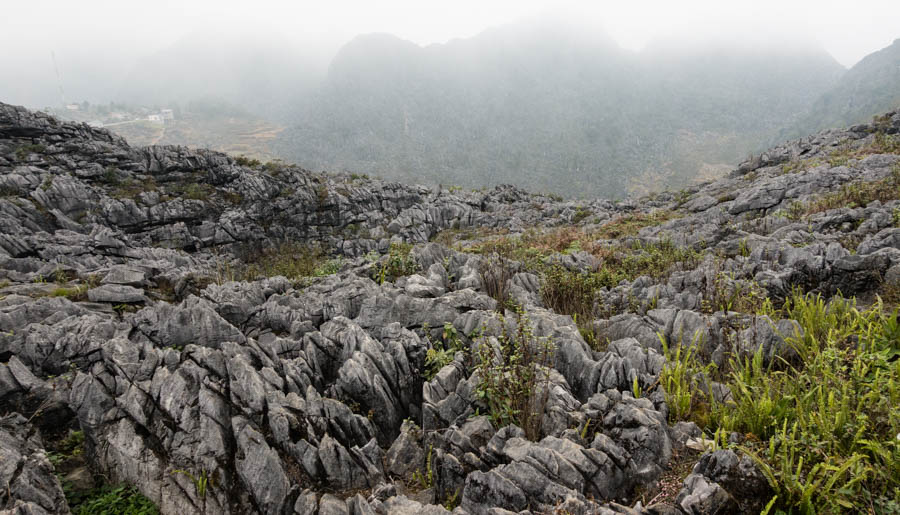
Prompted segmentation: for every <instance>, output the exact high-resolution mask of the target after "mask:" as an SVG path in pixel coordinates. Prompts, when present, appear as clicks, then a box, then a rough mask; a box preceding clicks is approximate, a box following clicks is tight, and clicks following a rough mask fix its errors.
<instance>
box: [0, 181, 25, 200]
mask: <svg viewBox="0 0 900 515" xmlns="http://www.w3.org/2000/svg"><path fill="white" fill-rule="evenodd" d="M20 196H22V191H21V190H20V189H19V187H18V186H16V185H15V184H2V185H0V198H7V197H10V198H15V197H20Z"/></svg>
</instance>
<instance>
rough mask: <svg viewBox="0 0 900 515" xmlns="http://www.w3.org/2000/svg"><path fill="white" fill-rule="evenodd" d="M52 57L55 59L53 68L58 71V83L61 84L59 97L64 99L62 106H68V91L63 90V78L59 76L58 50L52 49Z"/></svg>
mask: <svg viewBox="0 0 900 515" xmlns="http://www.w3.org/2000/svg"><path fill="white" fill-rule="evenodd" d="M50 58H51V59H52V60H53V70H54V71H55V72H56V83H57V84H59V97H60V98H61V99H62V106H63V107H66V93H65V91H63V85H62V78H60V76H59V66H57V65H56V52H54V51H53V50H51V51H50Z"/></svg>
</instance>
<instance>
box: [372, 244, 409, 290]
mask: <svg viewBox="0 0 900 515" xmlns="http://www.w3.org/2000/svg"><path fill="white" fill-rule="evenodd" d="M412 248H413V246H412V245H411V244H409V243H397V242H394V243H391V246H390V248H389V249H388V254H387V257H385V258H383V259H382V260H381V262H380V263H378V264H377V265H376V266H375V268H374V269H373V271H372V279H374V280H375V281H377V282H378V284H384V282H385V281H391V282H393V281H396V280H397V279H399V278H401V277H403V276H406V275H412V274H414V273H416V272H418V271H419V264H418V263H416V260H415V258H414V257H413V256H412V255H411V254H410V252H411V251H412Z"/></svg>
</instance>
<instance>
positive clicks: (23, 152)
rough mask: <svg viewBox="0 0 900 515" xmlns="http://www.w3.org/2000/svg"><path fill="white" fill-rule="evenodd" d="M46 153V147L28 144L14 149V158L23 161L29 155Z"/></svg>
mask: <svg viewBox="0 0 900 515" xmlns="http://www.w3.org/2000/svg"><path fill="white" fill-rule="evenodd" d="M46 151H47V147H45V146H44V145H41V144H40V143H38V144H31V143H28V144H25V145H19V148H17V149H16V158H17V159H18V160H19V161H24V160H25V158H26V157H28V156H29V155H30V154H41V153H43V152H46Z"/></svg>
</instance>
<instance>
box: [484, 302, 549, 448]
mask: <svg viewBox="0 0 900 515" xmlns="http://www.w3.org/2000/svg"><path fill="white" fill-rule="evenodd" d="M500 321H501V325H502V327H503V329H502V333H501V334H500V336H499V337H498V338H497V341H498V343H499V346H498V348H494V347H493V346H492V345H491V344H490V339H488V338H486V337H483V338H482V340H481V342H480V345H479V346H478V349H477V351H476V355H475V372H476V373H477V374H478V375H479V377H480V378H481V381H480V382H479V383H478V386H477V389H476V397H477V398H478V399H480V400H481V401H483V402H484V403H485V404H486V405H487V407H488V414H489V415H490V417H491V421H492V422H493V424H494V426H495V427H498V428H500V427H503V426H506V425H509V424H516V425H518V426H519V427H521V428H522V429H523V430H524V431H525V436H526V437H527V438H528V439H529V440H532V441H537V440H539V439H540V438H541V423H542V420H543V416H544V410H545V408H546V406H547V399H548V397H549V395H550V390H549V381H550V369H549V368H548V365H549V364H550V360H551V359H552V357H553V351H554V346H553V342H552V341H551V340H549V339H541V338H537V337H536V336H535V335H534V332H533V328H532V326H531V322H530V321H529V320H528V318H527V316H526V315H525V314H524V313H522V312H521V311H517V312H516V319H515V326H516V328H515V331H514V332H510V328H509V327H508V325H507V323H506V322H507V321H506V319H505V318H504V317H503V316H502V315H500Z"/></svg>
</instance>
